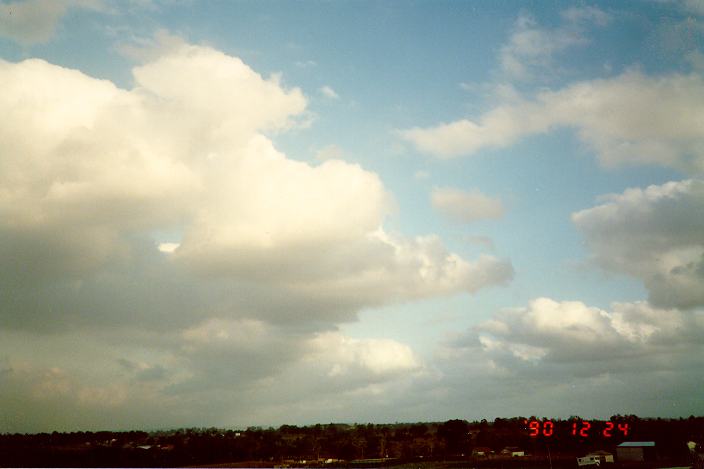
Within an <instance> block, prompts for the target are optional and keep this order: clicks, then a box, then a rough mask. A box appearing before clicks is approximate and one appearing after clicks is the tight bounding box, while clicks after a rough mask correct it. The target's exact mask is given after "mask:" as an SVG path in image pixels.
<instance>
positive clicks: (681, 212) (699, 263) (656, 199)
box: [572, 179, 704, 308]
mask: <svg viewBox="0 0 704 469" xmlns="http://www.w3.org/2000/svg"><path fill="white" fill-rule="evenodd" d="M702 213H704V182H702V181H701V180H698V179H691V180H685V181H678V182H669V183H666V184H663V185H653V186H650V187H648V188H646V189H639V188H634V189H628V190H626V191H624V192H623V193H622V194H616V195H612V196H610V197H608V198H607V199H606V201H605V202H604V203H603V204H601V205H598V206H596V207H593V208H589V209H585V210H582V211H579V212H577V213H574V214H573V215H572V220H573V222H574V223H575V225H576V226H577V228H578V229H579V230H580V231H581V232H582V234H583V235H584V236H585V238H586V241H587V244H588V246H589V248H590V249H591V251H592V253H593V256H594V260H595V261H596V263H597V264H598V265H600V266H602V267H603V268H605V269H608V270H612V271H616V272H623V273H626V274H628V275H632V276H634V277H636V278H638V279H640V280H642V281H643V283H644V284H645V286H646V288H647V289H648V291H649V293H650V301H651V302H652V303H653V304H656V305H659V306H664V307H671V306H677V307H682V308H687V307H694V306H702V305H704V217H702V216H701V214H702Z"/></svg>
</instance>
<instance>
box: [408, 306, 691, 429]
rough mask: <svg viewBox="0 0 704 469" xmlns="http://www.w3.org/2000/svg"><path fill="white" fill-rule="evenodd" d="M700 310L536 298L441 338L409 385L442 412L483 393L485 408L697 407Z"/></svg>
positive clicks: (608, 411)
mask: <svg viewBox="0 0 704 469" xmlns="http://www.w3.org/2000/svg"><path fill="white" fill-rule="evenodd" d="M703 313H704V312H703V311H701V310H697V311H681V310H677V309H663V308H657V307H654V306H652V305H650V304H648V303H647V302H633V303H613V304H612V305H611V307H610V308H609V309H602V308H597V307H593V306H589V305H587V304H585V303H583V302H581V301H556V300H554V299H550V298H537V299H535V300H532V301H531V302H529V304H528V305H527V306H523V307H516V308H508V309H503V310H500V311H498V312H497V313H495V314H494V315H493V316H492V317H491V318H490V319H489V320H486V321H484V322H482V323H480V324H478V325H477V326H474V327H472V328H471V329H469V330H468V331H466V332H465V333H462V334H459V335H457V336H455V337H453V338H451V339H448V341H447V342H446V343H445V344H444V346H443V347H441V348H440V349H439V350H438V355H437V358H436V360H435V362H434V364H433V365H434V367H435V368H436V369H437V370H438V373H439V374H438V375H436V376H434V377H428V378H426V379H422V380H419V382H418V383H417V384H416V386H415V388H416V390H418V392H420V391H419V390H420V389H423V390H424V394H425V395H439V396H442V403H443V404H444V405H446V406H447V409H448V412H451V411H452V409H456V408H457V407H458V406H462V405H464V406H471V405H472V403H473V402H476V401H477V400H478V399H481V401H482V413H483V412H486V415H521V413H525V409H526V408H531V409H534V411H531V412H535V413H537V414H545V415H554V416H565V417H567V416H569V415H575V414H576V415H579V414H582V415H585V414H587V415H594V416H600V417H608V416H609V415H613V414H615V413H624V412H637V413H639V414H649V413H662V412H663V411H664V409H665V408H667V409H670V408H671V410H670V411H665V412H672V415H680V413H682V412H685V413H686V412H690V413H691V412H693V413H696V412H697V411H698V409H701V400H700V399H699V398H698V397H695V396H697V395H698V391H697V390H698V389H699V388H700V387H701V386H702V384H704V382H703V381H702V378H701V376H698V374H697V373H696V371H695V370H697V369H699V368H701V366H704V361H703V360H702V357H704V341H703V340H702V337H704V314H703ZM436 409H437V407H436ZM436 411H437V410H436Z"/></svg>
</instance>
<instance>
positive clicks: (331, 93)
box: [320, 85, 340, 99]
mask: <svg viewBox="0 0 704 469" xmlns="http://www.w3.org/2000/svg"><path fill="white" fill-rule="evenodd" d="M320 92H321V93H322V95H323V96H325V97H326V98H329V99H340V96H339V95H338V94H337V93H336V92H335V90H333V89H332V88H330V87H329V86H327V85H325V86H323V87H322V88H320Z"/></svg>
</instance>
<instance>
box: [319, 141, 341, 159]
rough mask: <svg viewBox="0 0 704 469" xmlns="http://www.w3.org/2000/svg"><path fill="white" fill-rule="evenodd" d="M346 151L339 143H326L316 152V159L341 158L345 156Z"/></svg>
mask: <svg viewBox="0 0 704 469" xmlns="http://www.w3.org/2000/svg"><path fill="white" fill-rule="evenodd" d="M344 154H345V153H344V152H343V151H342V148H340V147H339V146H337V145H334V144H331V145H326V146H324V147H323V148H321V149H320V150H318V151H316V152H315V159H317V160H319V161H325V160H341V159H342V158H343V157H344Z"/></svg>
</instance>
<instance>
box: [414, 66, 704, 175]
mask: <svg viewBox="0 0 704 469" xmlns="http://www.w3.org/2000/svg"><path fill="white" fill-rule="evenodd" d="M703 100H704V79H702V77H701V76H699V75H694V74H692V75H681V74H670V75H664V76H660V77H650V76H647V75H644V74H642V73H641V72H639V71H628V72H625V73H623V74H621V75H619V76H616V77H614V78H610V79H600V80H591V81H584V82H579V83H576V84H573V85H570V86H567V87H565V88H563V89H560V90H557V91H544V92H540V93H538V94H537V95H536V96H535V98H534V99H531V100H523V101H520V102H512V103H509V104H505V105H500V106H498V107H496V108H494V109H492V110H491V111H489V112H487V113H485V114H484V115H483V116H482V117H481V118H480V119H479V120H477V121H472V120H468V119H462V120H458V121H455V122H451V123H447V124H441V125H438V126H436V127H430V128H418V127H416V128H412V129H407V130H403V131H400V135H401V137H402V138H403V139H405V140H407V141H409V142H411V143H412V144H414V145H415V146H416V147H417V148H418V150H419V151H422V152H425V153H430V154H433V155H436V156H438V157H441V158H451V157H455V156H459V155H469V154H472V153H476V152H478V151H480V150H482V149H484V148H503V147H507V146H510V145H512V144H514V143H515V142H516V141H518V140H519V139H520V138H522V137H525V136H528V135H532V134H543V133H547V132H550V131H552V130H554V129H556V128H559V127H571V128H574V129H575V130H576V131H577V135H578V136H579V138H580V140H582V141H583V142H584V143H586V144H587V145H588V146H589V147H591V148H592V149H593V150H594V151H595V152H596V154H597V156H598V157H599V161H600V162H601V163H602V165H604V166H607V167H614V166H620V165H627V164H655V165H660V166H666V167H671V168H675V169H679V170H682V171H691V172H701V171H704V152H702V148H704V145H703V143H704V140H703V137H702V133H701V131H700V126H699V124H698V123H699V122H700V121H701V119H702V106H701V105H700V104H699V103H701V102H702V101H703ZM643 116H648V118H647V119H645V118H644V117H643Z"/></svg>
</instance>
